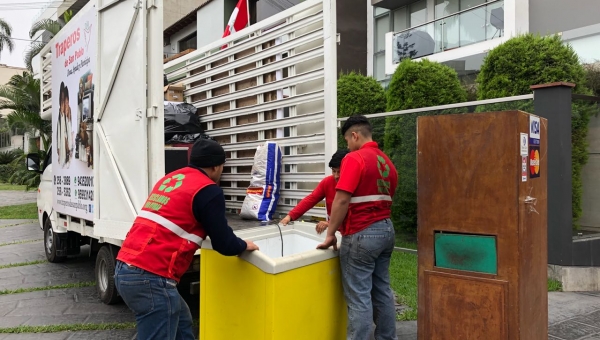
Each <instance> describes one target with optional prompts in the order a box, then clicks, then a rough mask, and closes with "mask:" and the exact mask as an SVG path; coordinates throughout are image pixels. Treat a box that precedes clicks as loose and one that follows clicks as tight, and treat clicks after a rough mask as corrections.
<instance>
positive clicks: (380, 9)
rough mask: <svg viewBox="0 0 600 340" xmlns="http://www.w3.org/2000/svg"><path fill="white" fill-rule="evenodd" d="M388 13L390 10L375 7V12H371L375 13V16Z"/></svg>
mask: <svg viewBox="0 0 600 340" xmlns="http://www.w3.org/2000/svg"><path fill="white" fill-rule="evenodd" d="M389 11H390V10H389V9H387V8H381V7H375V10H374V11H373V12H374V13H375V16H378V15H382V14H383V13H387V12H389Z"/></svg>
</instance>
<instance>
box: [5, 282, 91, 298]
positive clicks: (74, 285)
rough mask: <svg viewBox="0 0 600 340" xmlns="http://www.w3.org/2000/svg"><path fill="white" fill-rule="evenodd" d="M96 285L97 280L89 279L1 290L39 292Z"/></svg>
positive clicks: (8, 291) (13, 292)
mask: <svg viewBox="0 0 600 340" xmlns="http://www.w3.org/2000/svg"><path fill="white" fill-rule="evenodd" d="M95 285H96V282H92V281H89V282H78V283H67V284H64V285H55V286H44V287H31V288H18V289H4V290H0V295H8V294H19V293H30V292H38V291H41V290H51V289H66V288H82V287H92V286H95Z"/></svg>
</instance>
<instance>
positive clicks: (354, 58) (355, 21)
mask: <svg viewBox="0 0 600 340" xmlns="http://www.w3.org/2000/svg"><path fill="white" fill-rule="evenodd" d="M367 15H368V14H367V9H366V8H365V3H364V0H344V2H343V3H342V2H338V3H337V31H338V33H339V34H340V43H339V45H338V49H337V62H338V65H337V67H338V72H350V71H356V72H359V73H361V74H367V53H368V50H369V48H368V46H367Z"/></svg>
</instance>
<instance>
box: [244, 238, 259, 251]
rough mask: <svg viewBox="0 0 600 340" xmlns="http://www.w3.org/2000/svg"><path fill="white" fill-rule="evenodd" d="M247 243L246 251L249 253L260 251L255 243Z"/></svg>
mask: <svg viewBox="0 0 600 340" xmlns="http://www.w3.org/2000/svg"><path fill="white" fill-rule="evenodd" d="M245 241H246V250H247V251H255V250H258V246H257V245H256V244H254V242H252V241H248V240H245Z"/></svg>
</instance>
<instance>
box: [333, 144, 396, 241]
mask: <svg viewBox="0 0 600 340" xmlns="http://www.w3.org/2000/svg"><path fill="white" fill-rule="evenodd" d="M340 174H341V175H340V179H339V181H338V183H337V186H336V190H343V191H346V192H349V193H351V194H352V198H351V199H350V205H349V207H348V214H346V219H345V221H344V223H342V226H341V227H340V233H341V234H342V235H352V234H355V233H357V232H359V231H361V230H363V229H366V228H367V227H368V226H370V225H371V224H373V223H375V222H378V221H381V220H384V219H386V218H389V217H390V215H391V207H392V197H393V196H394V193H395V192H396V186H397V184H398V173H397V172H396V167H394V164H393V163H392V161H391V160H390V159H389V158H388V156H386V154H384V153H383V152H382V151H381V150H379V148H378V147H377V143H376V142H368V143H365V144H364V145H363V146H362V147H361V148H360V149H359V150H357V151H354V152H350V153H349V154H347V155H346V157H344V159H343V160H342V167H341V169H340Z"/></svg>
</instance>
